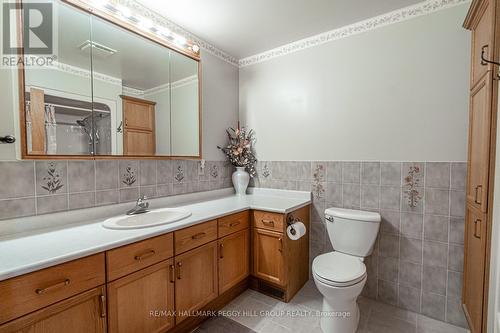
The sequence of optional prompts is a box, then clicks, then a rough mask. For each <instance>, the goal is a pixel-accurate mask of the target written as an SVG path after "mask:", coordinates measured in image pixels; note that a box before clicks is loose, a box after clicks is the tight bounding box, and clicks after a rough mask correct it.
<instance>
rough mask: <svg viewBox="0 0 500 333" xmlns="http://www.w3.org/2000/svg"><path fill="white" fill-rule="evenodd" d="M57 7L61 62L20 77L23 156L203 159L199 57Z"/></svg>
mask: <svg viewBox="0 0 500 333" xmlns="http://www.w3.org/2000/svg"><path fill="white" fill-rule="evenodd" d="M52 2H53V5H54V7H56V8H57V10H56V11H55V13H56V14H57V15H56V17H55V19H56V20H57V27H58V31H59V33H58V34H57V38H58V54H57V61H55V62H54V64H52V66H50V67H44V68H35V67H33V68H31V67H26V68H25V69H24V70H21V71H20V74H21V80H20V93H21V94H22V95H23V97H22V100H23V101H24V105H22V106H21V108H20V109H21V110H20V112H21V114H20V115H21V116H20V120H21V122H22V123H24V124H23V126H22V127H23V130H24V133H23V140H22V148H23V158H27V159H31V158H34V159H43V158H48V159H51V158H120V157H123V158H134V157H136V158H143V157H148V158H152V157H156V158H169V157H186V158H201V126H200V118H201V103H200V96H199V94H200V90H201V89H200V84H201V83H200V80H199V73H200V66H201V65H200V59H199V56H198V55H196V54H189V53H185V52H181V51H179V49H178V48H176V47H175V46H172V45H173V44H171V43H170V42H167V41H164V40H162V39H161V38H157V37H155V36H152V35H151V33H145V32H144V31H142V30H139V29H135V27H134V26H133V25H132V24H130V22H128V23H127V22H126V23H123V22H121V21H119V20H118V19H116V18H113V17H111V16H109V15H106V14H102V13H100V12H99V11H97V10H94V11H93V12H89V11H87V8H82V7H80V6H79V3H78V2H76V1H69V0H68V1H61V0H54V1H52Z"/></svg>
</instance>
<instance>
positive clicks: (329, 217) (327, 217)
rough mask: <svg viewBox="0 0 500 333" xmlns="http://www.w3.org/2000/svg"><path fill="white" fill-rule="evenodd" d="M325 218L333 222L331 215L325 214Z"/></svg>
mask: <svg viewBox="0 0 500 333" xmlns="http://www.w3.org/2000/svg"><path fill="white" fill-rule="evenodd" d="M325 219H326V220H327V221H328V222H333V217H332V216H328V215H327V216H325Z"/></svg>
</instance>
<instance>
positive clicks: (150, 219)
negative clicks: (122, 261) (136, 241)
mask: <svg viewBox="0 0 500 333" xmlns="http://www.w3.org/2000/svg"><path fill="white" fill-rule="evenodd" d="M189 216H191V212H190V211H188V210H185V209H182V208H164V209H156V210H152V211H149V212H147V213H143V214H137V215H121V216H117V217H112V218H109V219H107V220H106V221H104V222H103V223H102V226H103V227H105V228H108V229H139V228H147V227H153V226H158V225H162V224H167V223H172V222H175V221H179V220H182V219H185V218H186V217H189Z"/></svg>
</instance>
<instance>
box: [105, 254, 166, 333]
mask: <svg viewBox="0 0 500 333" xmlns="http://www.w3.org/2000/svg"><path fill="white" fill-rule="evenodd" d="M173 264H174V262H173V259H169V260H166V261H162V262H160V263H158V264H155V265H153V266H150V267H148V268H145V269H142V270H140V271H138V272H136V273H133V274H130V275H127V276H125V277H123V278H120V279H118V280H116V281H113V282H111V283H109V284H108V287H107V291H108V316H109V318H108V330H109V332H110V333H113V332H120V333H127V332H164V331H166V330H168V329H170V328H171V327H173V326H174V323H175V321H174V282H175V280H174V265H173Z"/></svg>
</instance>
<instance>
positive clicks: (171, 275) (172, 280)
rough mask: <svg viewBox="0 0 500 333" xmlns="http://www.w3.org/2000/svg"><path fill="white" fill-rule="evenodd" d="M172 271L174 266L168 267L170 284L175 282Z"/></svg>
mask: <svg viewBox="0 0 500 333" xmlns="http://www.w3.org/2000/svg"><path fill="white" fill-rule="evenodd" d="M174 271H175V266H174V265H170V272H169V273H170V274H169V275H170V282H171V283H174V282H175V277H174Z"/></svg>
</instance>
